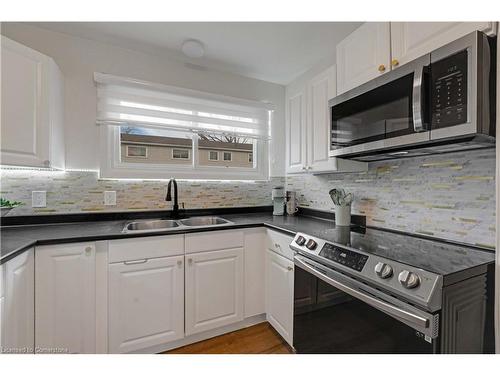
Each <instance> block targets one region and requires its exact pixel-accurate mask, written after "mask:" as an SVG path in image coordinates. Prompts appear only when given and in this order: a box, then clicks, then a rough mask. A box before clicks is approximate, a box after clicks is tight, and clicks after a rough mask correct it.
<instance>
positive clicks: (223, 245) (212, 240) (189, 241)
mask: <svg viewBox="0 0 500 375" xmlns="http://www.w3.org/2000/svg"><path fill="white" fill-rule="evenodd" d="M243 242H244V241H243V231H241V230H222V231H214V232H203V233H192V234H186V254H191V253H199V252H203V251H212V250H222V249H234V248H236V247H243Z"/></svg>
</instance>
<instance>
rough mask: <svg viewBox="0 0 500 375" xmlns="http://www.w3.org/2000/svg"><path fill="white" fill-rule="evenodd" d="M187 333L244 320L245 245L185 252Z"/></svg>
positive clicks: (190, 333)
mask: <svg viewBox="0 0 500 375" xmlns="http://www.w3.org/2000/svg"><path fill="white" fill-rule="evenodd" d="M186 261H187V264H186V272H185V275H186V289H185V293H186V335H192V334H194V333H199V332H203V331H207V330H210V329H213V328H218V327H222V326H225V325H228V324H231V323H235V322H239V321H241V320H243V248H236V249H228V250H217V251H210V252H203V253H196V254H190V255H186Z"/></svg>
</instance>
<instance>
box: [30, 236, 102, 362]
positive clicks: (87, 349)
mask: <svg viewBox="0 0 500 375" xmlns="http://www.w3.org/2000/svg"><path fill="white" fill-rule="evenodd" d="M35 263H36V273H35V290H36V295H35V345H36V347H38V348H42V349H49V350H50V349H51V348H58V349H62V350H64V351H67V352H69V353H95V352H96V278H95V269H96V264H95V243H93V242H87V243H75V244H64V245H53V246H40V247H37V248H36V249H35Z"/></svg>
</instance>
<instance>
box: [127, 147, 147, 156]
mask: <svg viewBox="0 0 500 375" xmlns="http://www.w3.org/2000/svg"><path fill="white" fill-rule="evenodd" d="M130 147H137V148H143V149H144V150H146V154H145V155H144V156H142V155H129V153H128V150H129V148H130ZM125 154H126V155H125V156H126V157H127V158H139V159H147V158H148V146H143V145H125Z"/></svg>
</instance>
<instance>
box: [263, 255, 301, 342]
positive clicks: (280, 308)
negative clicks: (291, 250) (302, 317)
mask: <svg viewBox="0 0 500 375" xmlns="http://www.w3.org/2000/svg"><path fill="white" fill-rule="evenodd" d="M293 273H294V264H293V262H292V261H291V260H289V259H286V258H285V257H283V256H281V255H278V254H277V253H275V252H274V251H271V250H267V261H266V317H267V321H268V322H269V323H270V324H271V325H272V326H273V327H274V329H276V331H278V333H279V334H280V335H281V336H282V337H283V339H284V340H285V341H286V342H287V343H288V344H290V346H291V345H293Z"/></svg>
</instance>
